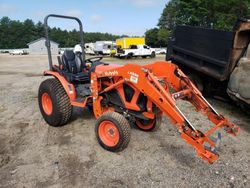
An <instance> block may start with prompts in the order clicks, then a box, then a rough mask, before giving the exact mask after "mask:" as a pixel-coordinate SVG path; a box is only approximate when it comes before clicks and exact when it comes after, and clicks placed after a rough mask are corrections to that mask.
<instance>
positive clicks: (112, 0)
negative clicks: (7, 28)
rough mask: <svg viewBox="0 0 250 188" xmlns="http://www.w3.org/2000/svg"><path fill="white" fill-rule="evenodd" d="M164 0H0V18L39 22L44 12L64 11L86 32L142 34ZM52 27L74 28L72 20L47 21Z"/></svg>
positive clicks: (149, 25) (63, 12)
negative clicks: (81, 24) (77, 19)
mask: <svg viewBox="0 0 250 188" xmlns="http://www.w3.org/2000/svg"><path fill="white" fill-rule="evenodd" d="M167 1H168V0H70V1H69V0H68V1H62V0H39V1H36V0H0V18H1V17H3V16H8V17H10V18H11V19H15V20H21V21H23V20H25V19H27V18H30V19H32V20H34V21H35V22H37V21H39V20H40V21H43V18H44V16H45V15H47V14H50V13H54V14H65V15H71V16H77V17H79V18H80V19H81V20H82V22H83V25H84V30H85V31H87V32H97V31H99V32H109V33H112V34H127V35H143V34H144V32H145V31H146V30H147V29H150V28H153V27H155V26H156V25H157V23H158V19H159V18H160V15H161V13H162V11H163V8H164V6H165V4H166V2H167ZM50 24H51V25H52V26H59V27H62V28H63V29H65V28H66V29H69V30H71V29H73V28H77V25H75V24H74V22H73V23H72V22H69V21H65V20H64V21H60V20H51V21H50Z"/></svg>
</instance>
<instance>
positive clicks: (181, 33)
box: [166, 19, 250, 108]
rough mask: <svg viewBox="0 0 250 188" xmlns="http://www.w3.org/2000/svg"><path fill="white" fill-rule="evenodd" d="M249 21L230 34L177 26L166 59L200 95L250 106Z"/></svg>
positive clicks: (239, 23)
mask: <svg viewBox="0 0 250 188" xmlns="http://www.w3.org/2000/svg"><path fill="white" fill-rule="evenodd" d="M249 42H250V20H247V19H241V20H238V21H237V23H236V25H235V27H234V29H233V32H227V31H221V30H213V29H204V28H199V27H191V26H177V27H176V31H175V34H174V38H173V39H170V41H169V42H168V45H167V47H168V50H167V55H166V60H171V61H172V62H174V63H175V64H177V65H179V67H181V68H182V70H183V71H184V72H185V73H186V74H188V75H189V76H190V78H191V79H192V80H193V82H194V83H195V84H196V85H197V86H198V88H199V89H200V90H201V91H203V92H204V93H209V94H213V95H219V96H222V97H228V95H229V96H230V97H231V99H233V100H234V101H236V102H237V103H238V104H240V106H241V107H243V108H245V107H248V108H249V107H250V84H249V83H250V77H249V75H250V46H249Z"/></svg>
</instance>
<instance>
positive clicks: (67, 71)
mask: <svg viewBox="0 0 250 188" xmlns="http://www.w3.org/2000/svg"><path fill="white" fill-rule="evenodd" d="M58 61H59V65H60V70H61V72H62V74H63V75H64V76H65V77H66V79H67V80H68V81H69V82H74V81H80V82H89V81H90V79H89V72H85V71H83V68H84V67H85V62H83V60H82V54H81V53H79V52H78V53H76V54H75V53H74V52H73V50H65V51H64V53H63V55H62V57H61V58H59V59H58Z"/></svg>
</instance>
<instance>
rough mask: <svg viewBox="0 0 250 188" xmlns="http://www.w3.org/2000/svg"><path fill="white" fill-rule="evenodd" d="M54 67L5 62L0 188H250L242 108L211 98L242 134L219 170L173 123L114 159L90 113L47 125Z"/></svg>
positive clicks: (227, 139)
mask: <svg viewBox="0 0 250 188" xmlns="http://www.w3.org/2000/svg"><path fill="white" fill-rule="evenodd" d="M163 59H164V56H159V57H157V58H156V59H146V60H145V59H137V60H117V59H111V58H107V59H106V61H107V62H118V63H120V64H125V63H128V62H131V63H138V64H142V63H145V62H146V63H150V62H153V61H155V60H163ZM47 66H48V65H47V56H31V55H27V56H9V55H0V80H1V82H0V187H6V188H7V187H250V145H249V143H250V118H249V116H247V115H245V114H244V113H243V112H242V111H240V110H239V109H238V108H237V107H235V106H233V105H231V104H227V103H223V102H221V101H217V100H213V99H209V101H210V102H211V103H212V105H213V106H214V107H215V108H216V109H217V110H218V111H219V112H221V113H222V114H224V115H226V116H227V117H228V118H229V119H230V120H231V121H232V122H233V123H236V124H238V125H239V126H240V127H241V132H240V135H239V136H237V137H233V136H230V135H228V134H225V133H224V132H223V131H222V136H223V137H222V144H221V150H220V152H219V153H220V157H219V160H218V161H217V162H216V163H215V164H213V165H209V164H207V163H206V162H204V161H203V160H201V159H200V158H198V157H196V155H195V152H194V150H193V149H192V148H191V147H190V146H188V145H187V144H186V143H184V141H182V139H181V138H180V136H179V134H178V132H177V131H176V129H175V127H173V126H172V124H171V123H170V122H169V120H168V119H167V118H164V121H163V123H162V126H161V128H160V129H159V130H158V131H156V132H149V133H145V132H142V131H139V130H136V129H133V130H132V135H131V141H130V144H129V146H128V147H127V148H126V149H125V150H124V151H122V152H119V153H111V152H108V151H105V150H104V149H102V148H101V147H100V146H99V144H98V143H97V141H96V138H95V134H94V123H95V119H94V117H93V116H92V114H91V113H90V112H89V111H88V110H86V109H78V108H75V109H74V114H73V118H72V121H71V122H70V123H69V124H67V125H65V126H63V127H59V128H53V127H49V126H48V125H47V124H46V123H45V121H44V120H43V118H42V116H41V114H40V112H39V109H38V103H37V91H38V87H39V84H40V83H41V82H42V81H43V80H44V79H45V78H44V77H43V76H42V72H43V70H45V69H46V68H47ZM178 106H179V107H180V108H181V109H182V110H183V111H184V113H185V114H186V115H187V116H188V117H189V119H190V121H191V122H193V123H194V124H195V125H196V126H197V127H198V128H199V129H201V130H203V129H204V127H205V128H206V127H207V126H210V125H211V124H210V123H209V122H208V121H207V120H206V119H205V118H204V117H203V116H200V115H197V114H196V113H195V112H194V110H193V107H192V106H190V105H189V104H188V103H186V102H179V103H178Z"/></svg>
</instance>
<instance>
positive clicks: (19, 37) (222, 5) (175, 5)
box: [0, 0, 250, 49]
mask: <svg viewBox="0 0 250 188" xmlns="http://www.w3.org/2000/svg"><path fill="white" fill-rule="evenodd" d="M249 16H250V1H249V0H219V1H218V0H170V1H169V2H168V3H167V4H166V5H165V7H164V9H163V11H162V14H161V16H160V18H159V21H158V24H157V27H155V28H152V29H149V30H147V31H146V32H145V38H146V43H147V44H148V45H150V46H152V47H166V45H167V40H168V38H169V37H170V36H171V35H172V34H173V32H174V29H175V27H176V25H191V26H199V27H206V28H212V29H221V30H226V31H231V30H232V28H233V26H234V24H235V22H236V21H237V19H238V18H240V17H249ZM49 31H50V38H51V40H54V41H55V42H57V43H59V44H60V47H71V46H74V45H75V44H77V43H79V32H78V31H76V30H72V31H68V30H61V29H60V28H56V27H53V28H50V29H49ZM43 36H44V28H43V24H42V22H38V23H36V24H35V23H34V22H33V21H32V20H31V19H27V20H25V21H23V22H20V21H16V20H11V19H9V18H8V17H3V18H1V19H0V49H4V48H25V47H27V43H29V42H31V41H33V40H36V39H38V38H40V37H43ZM125 36H126V35H122V36H119V35H112V34H109V33H100V32H86V33H85V35H84V41H85V42H95V41H99V40H112V41H114V40H115V39H117V38H121V37H125Z"/></svg>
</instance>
